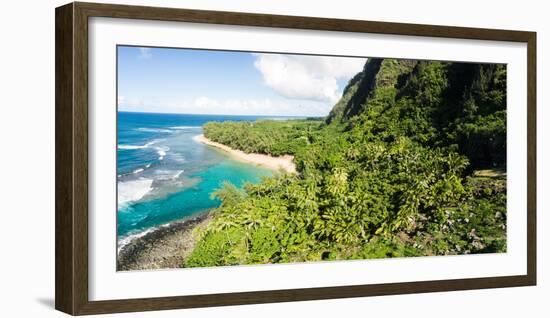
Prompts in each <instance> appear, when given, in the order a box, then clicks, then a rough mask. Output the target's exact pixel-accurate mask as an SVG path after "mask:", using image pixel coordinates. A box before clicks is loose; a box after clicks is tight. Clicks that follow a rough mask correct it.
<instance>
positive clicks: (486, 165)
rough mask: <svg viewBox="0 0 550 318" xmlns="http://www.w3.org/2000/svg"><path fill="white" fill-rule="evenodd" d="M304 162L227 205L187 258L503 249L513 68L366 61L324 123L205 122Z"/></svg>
mask: <svg viewBox="0 0 550 318" xmlns="http://www.w3.org/2000/svg"><path fill="white" fill-rule="evenodd" d="M204 131H205V135H206V137H208V138H210V139H212V140H214V141H217V142H220V143H223V144H226V145H228V146H230V147H232V148H237V149H241V150H243V151H245V152H259V153H266V154H272V155H281V154H292V155H294V157H295V159H294V160H295V162H296V165H297V169H298V172H299V173H298V174H296V175H291V174H280V175H278V176H276V177H272V178H266V179H264V180H263V181H262V182H261V183H259V184H249V185H247V186H246V187H245V189H244V190H240V189H237V188H236V187H234V186H232V185H230V184H226V185H225V186H224V187H223V188H221V189H220V190H218V191H217V192H216V193H214V196H216V197H217V198H219V199H220V200H221V201H222V204H221V206H220V207H219V208H217V209H216V210H215V211H214V212H213V213H214V217H213V221H212V222H211V223H210V224H209V226H208V227H207V228H206V229H205V230H204V231H203V232H202V233H201V234H200V235H201V237H200V240H199V242H198V244H197V245H196V247H195V249H194V250H193V252H192V253H191V255H190V256H189V258H188V259H187V261H186V263H185V264H184V265H185V266H189V267H191V266H214V265H234V264H258V263H279V262H302V261H315V260H337V259H364V258H383V257H403V256H419V255H449V254H467V253H491V252H504V251H506V173H505V169H506V166H505V164H506V162H505V159H506V148H505V147H506V68H505V66H503V65H483V64H465V63H444V62H428V61H401V60H390V59H374V58H372V59H369V61H368V62H367V64H366V65H365V68H364V70H363V71H362V72H360V73H359V74H357V75H356V76H355V77H354V78H353V79H352V80H350V82H349V84H348V86H347V87H346V89H345V90H344V95H343V97H342V99H341V100H340V101H339V102H338V103H337V104H336V105H335V106H334V108H333V110H332V112H331V113H330V115H329V116H328V117H327V118H326V121H324V122H320V121H315V120H310V121H308V120H296V121H294V120H292V121H260V122H254V123H250V122H240V123H234V122H227V123H208V124H207V125H205V127H204Z"/></svg>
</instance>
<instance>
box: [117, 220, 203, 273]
mask: <svg viewBox="0 0 550 318" xmlns="http://www.w3.org/2000/svg"><path fill="white" fill-rule="evenodd" d="M211 220H212V214H211V213H210V212H204V213H201V214H199V215H197V216H195V217H192V218H188V219H184V220H180V221H174V222H172V223H168V224H166V225H161V226H159V227H158V228H155V229H154V230H152V231H150V232H148V233H146V234H144V235H143V236H139V237H136V238H134V239H132V240H131V241H130V242H129V243H128V244H126V245H124V246H123V247H122V248H121V249H120V251H119V252H118V254H117V271H131V270H152V269H170V268H181V267H183V262H184V261H185V259H186V258H187V256H188V255H189V254H190V253H191V251H192V250H193V247H194V246H195V243H196V241H197V237H196V235H194V234H195V233H194V229H196V228H199V227H202V228H204V227H205V226H206V225H208V223H210V221H211Z"/></svg>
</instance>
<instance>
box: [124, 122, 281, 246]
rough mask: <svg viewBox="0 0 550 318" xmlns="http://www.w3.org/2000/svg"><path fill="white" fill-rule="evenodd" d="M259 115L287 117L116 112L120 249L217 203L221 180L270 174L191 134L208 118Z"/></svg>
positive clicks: (244, 180) (238, 180)
mask: <svg viewBox="0 0 550 318" xmlns="http://www.w3.org/2000/svg"><path fill="white" fill-rule="evenodd" d="M258 119H285V117H269V116H225V115H182V114H153V113H130V112H118V120H117V121H118V128H117V131H118V136H117V137H118V149H117V198H118V203H117V204H118V207H117V238H118V249H119V250H120V248H121V247H122V246H124V245H125V244H127V243H128V242H129V241H130V240H131V239H132V238H134V237H136V236H141V235H143V234H145V233H147V232H149V231H151V230H153V229H155V228H157V227H159V226H161V225H164V224H168V223H170V222H173V221H176V220H181V219H185V218H188V217H193V216H196V215H198V214H199V213H202V212H204V211H206V210H208V209H211V208H214V207H217V206H218V205H219V203H220V202H219V201H218V200H217V199H214V198H212V197H211V193H212V192H213V191H215V190H216V189H218V188H220V187H221V186H222V185H223V183H224V182H230V183H232V184H234V185H236V186H238V187H242V186H243V185H244V184H245V183H247V182H252V183H255V182H259V181H261V178H262V177H263V176H271V175H273V173H274V172H273V171H271V170H268V169H265V168H262V167H259V166H256V165H253V164H249V163H243V162H240V161H236V160H234V159H232V158H231V157H230V156H228V155H227V154H226V153H224V152H223V151H221V150H218V149H215V148H212V147H211V146H207V145H204V144H201V143H198V142H196V141H194V140H193V137H194V136H197V135H200V134H202V127H201V126H202V125H203V124H205V123H206V122H209V121H227V120H231V121H243V120H246V121H253V120H258Z"/></svg>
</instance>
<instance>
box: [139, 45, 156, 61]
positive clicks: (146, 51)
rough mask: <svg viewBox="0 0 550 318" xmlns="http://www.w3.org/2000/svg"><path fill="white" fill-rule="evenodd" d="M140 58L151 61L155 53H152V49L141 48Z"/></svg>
mask: <svg viewBox="0 0 550 318" xmlns="http://www.w3.org/2000/svg"><path fill="white" fill-rule="evenodd" d="M138 57H139V58H140V59H150V58H152V57H153V53H152V52H151V49H150V48H147V47H140V48H139V55H138Z"/></svg>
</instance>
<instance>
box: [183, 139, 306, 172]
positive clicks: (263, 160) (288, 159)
mask: <svg viewBox="0 0 550 318" xmlns="http://www.w3.org/2000/svg"><path fill="white" fill-rule="evenodd" d="M193 140H195V141H196V142H199V143H203V144H205V145H209V146H212V147H216V148H218V149H221V150H223V151H225V152H227V153H229V154H230V155H231V156H232V157H234V158H235V159H238V160H240V161H244V162H248V163H253V164H257V165H259V166H263V167H266V168H269V169H272V170H280V169H282V170H284V171H285V172H287V173H296V165H295V164H294V161H293V160H294V156H290V155H284V156H281V157H273V156H270V155H264V154H259V153H246V152H244V151H242V150H236V149H233V148H231V147H228V146H226V145H224V144H220V143H218V142H215V141H212V140H210V139H208V138H206V137H205V136H204V135H202V134H201V135H197V136H195V137H193Z"/></svg>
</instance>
